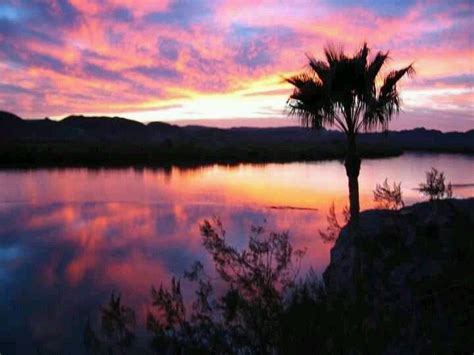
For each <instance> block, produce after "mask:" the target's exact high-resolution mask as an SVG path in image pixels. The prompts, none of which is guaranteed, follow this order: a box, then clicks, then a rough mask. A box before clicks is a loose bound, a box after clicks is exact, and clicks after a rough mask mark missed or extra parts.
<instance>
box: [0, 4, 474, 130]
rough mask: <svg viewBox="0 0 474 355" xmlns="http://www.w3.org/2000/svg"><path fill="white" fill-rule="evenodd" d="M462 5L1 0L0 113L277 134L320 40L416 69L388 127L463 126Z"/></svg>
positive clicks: (467, 95) (465, 35)
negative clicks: (202, 123)
mask: <svg viewBox="0 0 474 355" xmlns="http://www.w3.org/2000/svg"><path fill="white" fill-rule="evenodd" d="M473 4H474V2H473V1H472V0H465V1H446V0H445V1H410V0H399V1H370V0H360V1H351V0H341V1H334V2H332V1H329V0H311V1H310V0H308V1H298V0H295V1H278V0H274V1H267V0H260V1H258V0H211V1H199V0H194V1H193V0H168V1H165V0H156V1H138V0H103V1H97V2H96V3H94V2H93V1H89V0H39V1H38V0H2V1H1V2H0V75H1V76H0V77H1V80H0V110H6V111H11V112H14V113H17V114H19V115H20V116H22V117H25V118H41V117H45V116H49V117H52V118H62V117H64V116H66V115H69V114H74V113H83V114H89V115H90V114H105V115H120V116H123V117H128V118H132V119H136V120H140V121H144V122H147V121H156V120H163V121H175V120H196V119H199V120H207V121H206V122H209V120H211V119H215V120H218V121H215V122H216V124H219V125H223V122H226V121H223V119H227V120H228V121H227V122H229V125H246V123H248V125H255V123H256V122H257V123H258V122H259V123H260V125H274V124H280V125H281V124H285V125H288V123H289V122H290V121H289V120H288V119H285V117H286V113H285V111H284V108H285V101H286V98H287V97H288V95H289V93H290V92H291V87H290V86H289V85H288V84H285V83H283V82H282V77H283V76H285V75H290V74H292V73H294V72H296V71H299V70H301V69H303V68H304V65H305V64H306V57H305V53H311V54H313V55H315V56H316V57H318V56H321V54H322V50H323V47H324V45H325V44H326V43H328V42H333V43H340V44H342V45H343V46H344V48H345V49H346V50H347V52H349V53H352V52H353V51H354V50H355V49H356V48H357V47H358V46H360V45H361V44H362V43H363V42H364V41H367V42H368V44H369V46H370V47H371V48H372V49H373V51H375V50H390V53H391V57H392V60H391V62H390V67H391V68H395V67H400V66H402V65H407V64H409V63H411V62H414V64H415V68H416V70H417V75H416V77H415V78H414V79H406V80H405V81H404V82H403V83H402V85H401V91H402V97H403V100H404V112H403V113H402V114H401V115H400V118H399V119H398V120H395V121H394V124H393V125H392V128H394V129H401V128H412V127H417V126H426V127H430V128H437V129H442V130H467V129H472V128H474V94H473V83H474V72H473V65H474V55H473V36H474V34H473V28H474V5H473ZM243 119H247V121H244V120H243ZM277 119H278V120H277ZM217 122H219V123H217ZM230 123H232V124H230ZM234 123H235V124H234ZM224 125H225V124H224Z"/></svg>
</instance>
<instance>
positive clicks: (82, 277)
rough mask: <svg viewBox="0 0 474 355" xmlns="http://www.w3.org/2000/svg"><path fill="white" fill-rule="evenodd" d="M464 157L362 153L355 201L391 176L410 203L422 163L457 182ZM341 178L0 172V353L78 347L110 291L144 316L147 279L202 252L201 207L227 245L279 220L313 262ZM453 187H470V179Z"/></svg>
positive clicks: (342, 198)
mask: <svg viewBox="0 0 474 355" xmlns="http://www.w3.org/2000/svg"><path fill="white" fill-rule="evenodd" d="M473 163H474V159H473V158H470V157H464V156H453V155H419V156H417V155H408V156H403V157H400V158H394V159H386V160H377V161H376V160H369V161H364V162H363V168H362V172H361V177H360V195H361V206H362V208H370V207H371V206H373V202H372V190H373V188H374V187H375V184H376V183H380V182H382V181H383V179H384V178H385V177H388V178H390V179H391V180H398V181H402V188H403V193H404V198H405V202H406V203H408V204H410V203H413V202H415V201H417V200H419V199H420V198H421V196H420V195H419V194H418V193H417V191H415V190H412V189H411V188H412V187H416V186H417V184H418V182H420V181H422V180H423V179H424V171H425V170H428V169H429V168H430V167H431V166H436V167H437V168H438V169H440V170H443V171H445V174H446V176H447V178H448V180H451V181H452V182H453V183H454V184H469V183H472V181H470V180H469V179H470V178H471V176H473V175H474V174H473V173H474V171H473V169H474V164H473ZM346 184H347V180H346V177H345V172H344V167H343V166H342V165H341V164H340V163H338V162H322V163H294V164H284V165H278V164H269V165H264V166H253V165H239V166H234V167H225V166H208V167H204V168H198V169H178V168H171V169H170V170H165V171H163V170H150V169H142V170H137V169H124V170H87V169H67V170H36V171H4V172H0V186H2V188H1V189H0V201H1V203H0V320H3V321H2V322H0V352H2V353H11V352H14V349H16V351H17V352H18V353H28V352H31V350H32V349H40V350H42V351H44V352H46V353H50V352H53V351H55V350H60V349H68V350H70V351H71V353H81V352H82V347H81V336H80V335H81V334H80V333H81V330H82V328H83V326H84V324H85V322H86V320H87V317H88V316H89V315H91V314H93V313H94V312H96V311H97V309H98V308H99V306H100V305H102V304H103V303H104V300H107V299H108V297H109V295H110V293H111V292H112V291H116V292H121V293H122V294H123V295H124V297H125V298H126V300H127V303H128V304H130V305H131V306H133V308H134V309H136V310H138V311H139V312H138V313H139V314H138V315H139V316H140V314H142V315H143V314H145V311H146V305H147V304H148V303H149V288H150V285H152V284H155V285H159V283H160V282H161V281H162V280H163V281H167V280H169V278H170V277H171V276H172V275H180V274H182V272H183V271H184V270H185V269H186V268H188V266H189V265H190V264H191V262H192V261H194V260H196V259H199V260H202V261H203V262H204V263H208V262H209V260H207V253H205V252H204V250H203V248H202V247H201V239H200V236H199V231H198V224H199V222H200V221H202V220H203V219H204V218H209V217H211V216H213V215H219V216H220V217H221V219H222V221H223V222H224V224H225V227H226V229H227V232H228V238H230V239H231V240H232V241H233V243H234V244H235V245H243V244H245V242H246V241H245V240H242V236H246V235H248V233H247V232H248V230H249V228H250V226H251V225H252V224H262V223H263V222H264V221H266V224H267V226H268V227H269V228H271V229H274V230H289V231H290V232H291V235H292V243H293V244H294V245H295V247H297V248H305V247H306V248H307V250H308V251H307V255H306V257H305V259H304V263H303V268H304V269H305V268H306V269H307V268H308V267H309V266H312V267H314V268H315V269H316V270H317V271H322V270H323V269H324V267H325V266H326V265H327V263H328V261H329V249H330V247H331V245H328V244H324V243H323V242H322V241H321V240H320V239H319V238H318V233H317V231H318V230H319V229H323V228H324V227H325V223H326V213H327V211H328V209H329V206H330V205H331V204H332V202H333V201H334V202H335V205H336V209H337V211H338V212H341V210H342V207H343V206H344V205H346V204H347V186H346ZM454 194H455V195H457V196H472V195H474V187H472V186H465V187H463V188H459V189H454ZM275 206H283V207H284V206H291V207H298V208H316V209H317V210H316V211H315V210H311V209H291V208H290V209H289V208H271V207H275ZM78 333H79V336H78ZM13 344H16V345H13Z"/></svg>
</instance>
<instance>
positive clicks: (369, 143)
mask: <svg viewBox="0 0 474 355" xmlns="http://www.w3.org/2000/svg"><path fill="white" fill-rule="evenodd" d="M345 151H346V147H345V137H344V136H343V134H342V133H340V132H334V131H320V132H317V131H312V130H308V129H305V128H300V127H282V128H231V129H218V128H211V127H202V126H186V127H179V126H175V125H170V124H167V123H162V122H152V123H149V124H147V125H144V124H142V123H139V122H136V121H131V120H127V119H124V118H119V117H83V116H70V117H67V118H65V119H63V120H61V121H58V122H57V121H51V120H48V119H44V120H23V119H21V118H19V117H18V116H15V115H13V114H10V113H6V112H0V166H4V167H9V166H25V167H34V166H81V165H83V166H94V165H95V166H129V165H135V166H139V165H143V166H145V165H148V166H150V165H167V164H202V163H216V162H223V163H239V162H255V163H257V162H289V161H310V160H324V159H339V158H343V157H344V155H345ZM359 151H360V154H361V155H362V156H363V157H365V158H370V157H374V158H376V157H385V156H396V155H400V154H402V153H403V152H404V151H431V152H451V153H465V154H474V130H471V131H468V132H465V133H459V132H452V133H441V132H439V131H434V130H425V129H415V130H410V131H402V132H388V133H386V134H385V133H367V134H362V135H361V136H360V140H359Z"/></svg>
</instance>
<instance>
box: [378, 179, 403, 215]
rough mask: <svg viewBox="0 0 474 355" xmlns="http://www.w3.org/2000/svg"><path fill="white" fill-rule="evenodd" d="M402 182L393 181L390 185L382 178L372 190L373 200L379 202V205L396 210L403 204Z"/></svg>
mask: <svg viewBox="0 0 474 355" xmlns="http://www.w3.org/2000/svg"><path fill="white" fill-rule="evenodd" d="M401 185H402V183H401V182H399V183H398V184H397V183H396V182H393V185H392V187H390V185H389V184H388V182H387V179H385V180H384V182H383V184H382V185H380V184H377V185H376V186H375V190H374V201H375V202H377V203H378V204H379V206H380V207H382V208H385V209H390V210H398V209H399V208H402V207H404V206H405V203H404V202H403V198H402V189H401Z"/></svg>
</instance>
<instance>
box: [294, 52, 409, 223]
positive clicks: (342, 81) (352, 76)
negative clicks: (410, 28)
mask: <svg viewBox="0 0 474 355" xmlns="http://www.w3.org/2000/svg"><path fill="white" fill-rule="evenodd" d="M369 52H370V49H369V48H368V47H367V44H366V43H364V44H363V46H362V48H361V49H360V50H359V51H358V52H356V54H355V55H354V56H353V57H348V56H346V54H345V53H344V51H343V50H342V48H337V47H335V46H333V45H328V46H326V48H325V49H324V54H325V57H326V61H321V60H318V59H315V58H314V57H312V56H310V55H307V57H308V59H309V65H308V68H307V69H306V70H305V71H303V72H302V73H299V74H296V75H294V76H292V77H290V78H286V79H285V80H286V81H287V82H288V83H290V84H292V85H293V86H294V90H293V93H292V94H291V95H290V97H289V98H288V100H287V105H288V108H289V114H290V116H296V117H298V118H300V119H301V123H302V124H303V125H304V126H307V127H312V128H316V129H321V128H323V127H336V128H338V129H339V130H341V131H343V132H344V133H345V134H346V137H347V153H346V158H345V164H344V165H345V168H346V174H347V177H348V180H349V201H350V215H351V221H352V222H356V221H358V215H359V182H358V177H359V171H360V157H359V154H358V153H357V144H356V138H357V134H358V133H359V132H360V131H361V130H365V131H369V130H375V129H378V128H382V129H383V130H387V129H388V124H389V122H390V120H391V118H392V116H393V114H394V113H398V112H399V110H400V104H401V101H400V95H399V92H398V91H397V83H398V81H399V80H400V79H401V78H402V77H403V76H405V75H408V76H412V75H413V74H414V73H415V70H414V68H413V66H412V65H409V66H407V67H405V68H402V69H400V70H394V71H391V72H390V73H388V75H386V76H385V77H384V78H383V79H381V78H380V71H381V69H382V67H383V66H384V64H385V63H386V62H387V60H388V58H389V53H388V52H385V53H383V52H377V54H376V55H375V56H374V57H373V58H372V60H371V61H369V58H368V57H369ZM379 83H380V84H379Z"/></svg>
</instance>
